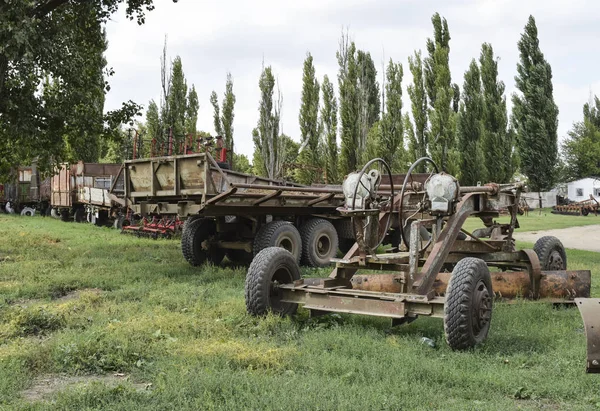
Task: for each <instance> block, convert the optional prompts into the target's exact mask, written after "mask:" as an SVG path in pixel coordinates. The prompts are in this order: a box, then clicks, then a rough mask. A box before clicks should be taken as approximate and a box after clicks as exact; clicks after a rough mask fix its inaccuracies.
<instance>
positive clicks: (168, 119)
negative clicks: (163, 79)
mask: <svg viewBox="0 0 600 411" xmlns="http://www.w3.org/2000/svg"><path fill="white" fill-rule="evenodd" d="M170 78H171V83H170V86H169V94H168V96H167V100H168V106H167V107H168V111H167V112H166V113H165V115H164V117H163V122H164V123H165V124H166V125H167V126H169V127H172V129H173V135H174V136H177V137H183V136H184V135H185V131H186V130H185V120H186V112H187V111H188V110H187V81H186V79H185V75H184V74H183V65H182V63H181V57H179V56H177V57H175V60H174V61H173V64H172V66H171V77H170ZM196 98H197V96H196ZM196 115H197V114H196Z"/></svg>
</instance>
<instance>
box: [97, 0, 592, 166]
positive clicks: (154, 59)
mask: <svg viewBox="0 0 600 411" xmlns="http://www.w3.org/2000/svg"><path fill="white" fill-rule="evenodd" d="M155 3H156V9H155V10H154V11H153V12H151V13H149V14H148V16H147V18H146V24H145V25H143V26H138V25H137V24H136V23H135V22H130V21H128V20H127V19H126V18H125V16H124V13H119V14H117V15H116V16H114V18H113V20H112V21H111V22H109V24H108V25H107V33H108V40H109V48H108V51H107V60H108V64H109V66H112V67H113V68H114V69H115V71H116V74H115V76H114V77H113V78H112V79H111V80H110V82H111V87H112V89H111V92H110V93H109V94H108V96H107V101H106V108H107V109H113V108H116V107H119V106H120V104H121V102H122V101H126V100H129V99H131V100H134V101H136V102H138V103H142V104H145V105H146V104H147V103H148V101H149V100H150V99H155V100H158V98H159V96H160V55H161V52H162V46H163V41H164V36H165V35H168V43H169V44H168V51H169V54H170V56H172V57H174V56H176V55H179V56H181V58H182V60H183V66H184V71H185V74H186V77H187V79H188V84H191V83H194V84H195V86H196V89H197V91H198V95H199V99H200V105H201V107H200V116H199V124H198V127H199V129H201V130H207V131H210V132H212V131H213V130H212V128H213V127H212V108H211V107H210V103H209V100H208V98H209V95H210V92H211V91H212V90H215V91H217V93H218V94H219V96H222V94H223V90H224V85H225V76H226V73H227V72H228V71H230V72H231V73H232V75H233V77H234V82H235V84H234V92H235V94H236V98H237V103H236V108H235V116H236V117H235V123H234V127H235V139H236V147H237V148H238V149H240V150H241V151H242V152H243V153H245V154H248V155H250V154H251V153H252V150H253V146H252V139H251V131H252V128H253V127H254V126H255V124H256V121H257V119H258V108H257V107H258V99H259V90H258V77H259V75H260V71H261V65H262V62H263V60H264V62H265V64H266V65H272V66H273V70H274V73H275V75H276V76H277V78H278V81H279V86H280V89H281V92H282V93H283V99H284V103H283V130H284V131H285V132H286V133H287V134H289V135H291V136H292V137H293V138H295V139H299V127H298V110H299V107H300V91H301V86H302V84H301V79H302V72H301V70H302V62H303V60H304V57H305V55H306V52H307V51H310V52H311V53H312V54H313V56H314V58H315V65H316V70H317V75H318V76H319V77H320V78H322V76H323V75H324V74H327V75H328V76H329V77H330V79H331V80H332V81H333V82H334V84H336V83H337V81H336V78H337V77H336V76H337V62H336V58H335V51H336V50H337V47H338V39H339V36H340V33H341V30H342V27H349V29H350V32H351V36H352V37H353V38H354V40H355V41H356V43H357V47H359V48H361V49H364V50H368V51H370V52H371V54H372V56H373V59H374V61H375V63H376V65H377V68H378V69H380V66H381V61H382V59H384V58H385V60H388V59H389V58H390V57H391V58H393V59H394V60H395V61H400V62H402V64H403V65H404V72H405V81H404V84H405V86H406V85H407V84H408V82H409V81H410V72H409V70H408V64H407V57H408V56H409V55H411V54H412V53H413V51H414V50H415V49H424V48H425V40H426V38H427V37H428V36H430V35H431V32H432V28H431V22H430V17H431V15H432V14H433V13H434V12H436V11H439V12H440V14H442V15H443V16H444V17H446V18H447V19H448V24H449V27H450V34H451V37H452V40H451V42H450V47H451V54H450V62H451V70H452V76H453V81H454V82H457V83H458V84H459V85H462V82H463V80H462V78H463V74H464V71H465V70H466V69H467V67H468V65H469V62H470V60H471V59H472V58H478V56H479V50H480V47H481V43H483V42H490V43H492V45H493V47H494V50H495V52H496V54H497V55H498V56H499V57H500V65H499V70H500V77H501V79H502V80H503V81H504V82H505V84H506V87H507V100H508V101H509V102H510V93H512V92H513V91H514V75H515V73H516V63H517V60H518V50H517V46H516V42H517V41H518V39H519V36H520V33H521V32H522V29H523V26H524V25H525V23H526V21H527V18H528V16H529V14H533V15H534V16H535V17H536V21H537V24H538V29H539V36H540V44H541V47H542V50H543V52H544V54H545V55H546V58H547V59H548V61H549V62H550V63H551V65H552V68H553V74H554V87H555V100H556V102H557V104H558V106H559V109H560V117H559V120H560V125H559V135H560V136H563V135H565V134H566V131H567V130H568V129H569V127H570V126H571V124H572V123H573V122H574V121H577V120H579V118H580V117H581V107H582V105H583V103H585V102H586V101H587V99H588V96H589V93H590V90H591V91H592V92H596V93H599V94H600V74H598V73H597V71H596V66H597V56H598V55H599V52H600V44H598V42H597V41H596V38H597V36H598V32H599V31H600V29H598V28H597V25H596V21H595V20H596V16H597V15H598V13H599V12H600V2H593V1H586V0H572V1H570V2H568V3H565V2H564V1H562V0H549V1H543V2H542V1H532V0H519V1H517V0H479V1H478V0H470V1H461V0H448V1H444V2H439V1H434V0H425V1H418V0H374V1H369V2H366V1H360V0H345V1H344V0H305V1H301V2H291V1H290V2H288V1H281V0H279V1H277V0H261V1H258V0H257V1H239V0H238V1H234V0H227V1H220V2H217V1H209V0H187V1H186V0H180V1H179V2H178V3H177V4H173V3H172V2H171V1H168V0H155ZM336 85H337V84H336ZM408 103H409V101H408V99H407V98H405V109H406V108H408V107H407V106H406V104H408Z"/></svg>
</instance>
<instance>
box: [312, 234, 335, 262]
mask: <svg viewBox="0 0 600 411" xmlns="http://www.w3.org/2000/svg"><path fill="white" fill-rule="evenodd" d="M316 243H317V244H316V247H315V251H316V252H317V255H318V256H319V258H326V257H327V256H328V255H329V253H330V252H331V239H330V238H329V236H328V235H327V234H322V235H320V236H319V237H318V238H317V241H316Z"/></svg>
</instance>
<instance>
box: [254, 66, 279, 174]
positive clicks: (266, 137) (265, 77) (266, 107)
mask: <svg viewBox="0 0 600 411" xmlns="http://www.w3.org/2000/svg"><path fill="white" fill-rule="evenodd" d="M258 86H259V88H260V95H261V97H260V101H259V106H258V111H259V119H258V126H257V127H256V128H255V129H254V131H253V133H252V134H253V135H252V138H253V140H254V159H253V161H252V164H253V165H254V168H255V171H257V172H258V174H259V175H262V176H265V177H269V178H274V179H278V178H281V177H282V170H283V165H284V163H285V152H286V139H284V138H282V137H281V136H280V134H279V122H280V118H281V117H280V116H281V102H282V97H281V93H280V92H279V90H277V100H273V93H274V89H275V76H274V75H273V72H272V70H271V66H269V67H264V66H263V70H262V73H261V75H260V79H259V82H258Z"/></svg>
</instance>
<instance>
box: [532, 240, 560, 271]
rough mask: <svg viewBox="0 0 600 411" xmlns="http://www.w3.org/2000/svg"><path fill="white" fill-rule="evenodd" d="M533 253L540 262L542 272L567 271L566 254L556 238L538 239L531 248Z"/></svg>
mask: <svg viewBox="0 0 600 411" xmlns="http://www.w3.org/2000/svg"><path fill="white" fill-rule="evenodd" d="M533 251H535V253H536V254H537V256H538V258H539V260H540V266H541V267H542V271H561V270H566V269H567V253H566V252H565V247H564V246H563V244H562V243H561V242H560V240H559V239H558V238H556V237H552V236H550V235H548V236H545V237H541V238H539V239H538V240H537V241H536V242H535V245H534V246H533Z"/></svg>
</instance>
